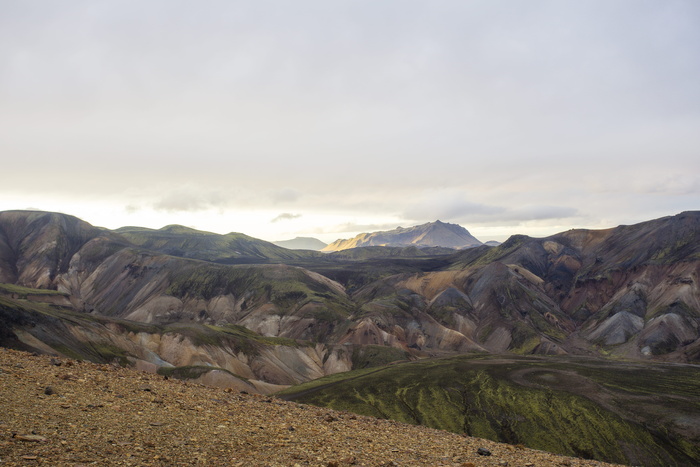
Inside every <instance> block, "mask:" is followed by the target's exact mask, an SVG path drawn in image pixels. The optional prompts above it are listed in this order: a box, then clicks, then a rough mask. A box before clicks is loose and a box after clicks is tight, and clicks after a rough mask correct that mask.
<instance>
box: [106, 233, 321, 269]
mask: <svg viewBox="0 0 700 467" xmlns="http://www.w3.org/2000/svg"><path fill="white" fill-rule="evenodd" d="M115 232H116V233H118V234H120V235H122V236H123V237H124V238H126V239H127V240H128V241H129V242H130V243H132V244H134V245H137V246H139V247H142V248H146V249H148V250H152V251H157V252H159V253H164V254H167V255H171V256H180V257H183V258H193V259H201V260H205V261H215V262H219V263H226V264H245V263H266V262H271V263H277V262H284V261H289V260H299V259H304V258H310V257H318V256H320V253H314V252H312V251H292V250H289V249H287V248H283V247H281V246H277V245H275V244H273V243H270V242H266V241H264V240H260V239H257V238H253V237H249V236H248V235H245V234H242V233H235V232H231V233H228V234H225V235H220V234H216V233H212V232H203V231H200V230H195V229H191V228H189V227H184V226H181V225H168V226H166V227H163V228H161V229H157V230H155V229H147V228H144V227H121V228H119V229H117V230H115Z"/></svg>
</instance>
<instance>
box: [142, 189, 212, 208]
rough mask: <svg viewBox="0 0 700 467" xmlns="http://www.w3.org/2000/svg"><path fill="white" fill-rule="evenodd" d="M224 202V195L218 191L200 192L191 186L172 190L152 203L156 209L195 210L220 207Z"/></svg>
mask: <svg viewBox="0 0 700 467" xmlns="http://www.w3.org/2000/svg"><path fill="white" fill-rule="evenodd" d="M225 204H226V202H225V199H224V197H223V196H222V195H221V194H220V193H218V192H208V193H207V192H200V191H198V190H196V189H193V188H180V189H176V190H173V191H171V192H169V193H167V194H165V195H164V196H163V197H161V198H160V200H158V201H157V202H156V203H154V205H153V208H154V209H155V210H156V211H166V212H170V213H177V212H197V211H205V210H207V209H211V208H221V207H222V206H224V205H225Z"/></svg>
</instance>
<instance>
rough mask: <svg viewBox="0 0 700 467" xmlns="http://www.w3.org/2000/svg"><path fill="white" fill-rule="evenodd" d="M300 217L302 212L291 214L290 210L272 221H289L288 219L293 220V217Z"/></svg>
mask: <svg viewBox="0 0 700 467" xmlns="http://www.w3.org/2000/svg"><path fill="white" fill-rule="evenodd" d="M300 217H301V214H291V213H289V212H283V213H282V214H280V215H279V216H277V217H275V218H274V219H272V220H271V221H270V222H279V221H287V220H292V219H298V218H300Z"/></svg>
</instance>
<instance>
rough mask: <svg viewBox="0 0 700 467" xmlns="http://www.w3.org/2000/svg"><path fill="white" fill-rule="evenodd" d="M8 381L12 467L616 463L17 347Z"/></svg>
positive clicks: (6, 417)
mask: <svg viewBox="0 0 700 467" xmlns="http://www.w3.org/2000/svg"><path fill="white" fill-rule="evenodd" d="M0 387H1V388H2V391H0V409H1V412H0V464H2V465H7V466H10V465H22V466H26V465H51V466H84V465H110V466H111V465H232V466H244V465H245V466H297V465H298V466H312V465H313V466H323V467H328V466H345V465H358V466H381V465H385V466H386V465H394V466H429V465H430V466H435V465H448V466H465V467H466V466H506V465H508V466H550V465H561V466H605V465H611V464H605V463H602V462H596V461H589V460H582V459H577V458H568V457H561V456H555V455H552V454H548V453H545V452H542V451H534V450H530V449H525V448H522V447H520V446H511V445H506V444H498V443H494V442H491V441H487V440H483V439H478V438H471V437H464V436H460V435H456V434H452V433H448V432H445V431H440V430H434V429H430V428H425V427H420V426H413V425H405V424H401V423H397V422H393V421H388V420H378V419H375V418H371V417H364V416H359V415H353V414H351V413H348V412H337V411H332V410H328V409H322V408H317V407H312V406H306V405H301V404H296V403H292V402H285V401H282V400H279V399H276V398H271V397H268V396H259V395H248V394H244V393H239V392H238V391H233V390H230V389H229V390H225V389H216V388H210V387H203V386H200V385H195V384H191V383H185V382H182V381H177V380H172V379H170V380H164V379H163V377H162V376H157V375H152V374H146V373H140V372H136V371H134V370H131V369H126V368H121V367H116V366H113V365H98V364H94V363H87V362H79V361H74V360H67V359H61V360H59V359H56V358H52V357H48V356H37V355H32V354H28V353H24V352H18V351H14V350H8V349H0ZM479 448H484V449H487V450H489V452H490V453H491V455H490V456H485V455H479V454H478V453H477V450H478V449H479Z"/></svg>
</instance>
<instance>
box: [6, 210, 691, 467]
mask: <svg viewBox="0 0 700 467" xmlns="http://www.w3.org/2000/svg"><path fill="white" fill-rule="evenodd" d="M446 226H447V228H448V230H449V232H452V234H454V233H455V232H461V230H459V229H462V230H464V232H466V229H463V228H461V227H460V228H459V229H457V228H456V227H459V226H456V227H455V226H452V225H451V224H444V223H440V222H436V223H432V224H426V225H424V226H418V227H420V228H421V229H419V230H420V232H421V234H420V235H419V237H420V242H422V243H420V244H416V242H414V241H413V240H411V241H406V242H405V243H401V242H404V240H400V241H397V242H398V243H397V244H386V245H383V246H377V245H375V246H371V245H370V246H359V247H353V248H348V249H342V250H340V249H339V251H333V252H325V253H323V252H319V251H312V250H290V249H286V248H283V247H280V246H278V245H275V244H272V243H269V242H265V241H262V240H258V239H255V238H252V237H249V236H247V235H245V234H241V233H235V232H232V233H229V234H226V235H219V234H215V233H210V232H202V231H196V230H193V229H189V228H186V227H182V226H167V227H164V228H162V229H158V230H154V229H146V228H141V227H124V228H121V229H116V230H108V229H103V228H99V227H94V226H92V225H90V224H88V223H86V222H83V221H81V220H80V219H77V218H75V217H73V216H69V215H65V214H59V213H49V212H40V211H5V212H0V345H2V346H5V347H11V348H16V349H20V350H27V351H30V352H38V353H45V354H50V355H56V356H58V357H61V358H72V359H80V360H90V361H93V362H100V363H115V364H119V365H125V366H133V367H135V368H137V369H141V370H145V371H149V372H153V373H160V374H162V375H164V376H169V377H170V376H172V377H178V378H183V379H189V380H192V381H195V382H200V383H203V384H207V385H211V386H219V387H227V388H235V389H237V390H241V391H245V392H249V393H261V394H272V393H276V392H278V391H280V390H287V391H290V392H289V393H283V394H288V395H285V397H297V396H293V394H300V393H301V394H302V395H298V397H299V400H300V401H304V402H309V403H314V404H320V405H326V406H331V407H334V408H340V409H342V410H352V411H357V412H359V413H365V414H367V415H372V416H379V417H383V418H394V419H397V420H401V421H405V422H408V423H420V424H425V425H428V426H433V427H436V428H441V429H447V430H450V431H455V432H463V433H467V434H470V435H474V436H482V437H487V438H490V439H494V440H498V441H502V442H508V443H512V444H524V445H526V446H529V447H534V448H538V449H546V450H550V451H553V452H559V453H562V454H567V455H574V456H584V457H592V458H598V459H604V460H607V461H610V462H620V463H629V464H635V463H642V464H644V465H692V463H693V462H695V461H697V460H698V459H699V458H700V456H699V455H698V452H697V449H696V448H695V447H694V446H697V443H698V430H699V429H700V428H699V427H700V418H699V416H698V407H697V404H696V403H695V402H693V400H692V398H690V397H689V394H693V393H697V392H694V391H696V390H697V389H698V388H697V386H698V380H697V378H698V376H697V375H698V373H697V367H696V366H695V364H697V363H698V361H699V360H700V291H699V290H698V274H699V272H700V238H698V237H699V233H700V212H684V213H681V214H678V215H676V216H670V217H665V218H661V219H656V220H651V221H648V222H643V223H640V224H636V225H631V226H619V227H616V228H612V229H607V230H580V229H579V230H570V231H566V232H562V233H560V234H556V235H552V236H550V237H546V238H531V237H527V236H523V235H515V236H512V237H511V238H509V239H508V240H507V241H505V242H503V243H502V244H499V245H495V246H492V245H485V244H481V242H479V241H478V240H476V242H478V243H474V244H470V245H461V246H460V247H461V248H462V249H454V248H451V247H447V246H442V245H441V244H440V241H439V240H440V238H445V235H447V234H445V228H446ZM409 231H410V233H411V235H413V233H415V231H414V230H411V229H401V230H400V231H399V232H398V234H400V236H405V235H406V234H407V232H409ZM432 231H437V232H441V233H440V235H436V236H435V237H433V238H431V237H430V236H429V235H428V233H429V232H432ZM390 232H394V231H390ZM396 233H397V232H394V233H393V234H392V235H394V234H396ZM380 234H381V235H380ZM382 235H383V237H382ZM388 237H391V235H388V233H386V232H385V233H379V234H377V235H373V237H372V238H375V239H376V238H384V239H385V240H386V238H388ZM401 238H405V237H401ZM411 238H413V237H411ZM447 238H452V236H451V234H450V235H447ZM384 243H387V242H384ZM389 243H390V242H389ZM387 365H388V366H387ZM664 365H665V366H664ZM351 370H355V371H360V372H365V373H360V374H357V373H347V374H346V373H345V372H348V371H351ZM622 375H633V376H634V377H629V378H626V379H625V378H623V379H620V377H621V376H622ZM669 375H670V376H669ZM324 378H331V379H330V380H328V379H324ZM368 378H369V379H368ZM346 379H347V380H346ZM302 383H306V384H311V385H312V386H303V385H302V386H297V385H299V384H302ZM355 384H357V385H359V386H355ZM317 385H321V388H320V389H319V388H318V387H317ZM314 388H315V389H314ZM329 388H332V391H330V392H325V391H324V390H323V389H329ZM450 388H452V389H450ZM366 390H370V391H373V392H371V393H363V392H362V391H366ZM337 394H347V397H344V398H343V400H342V402H340V399H339V398H337V397H335V395H337ZM302 396H303V397H302ZM399 396H400V397H399ZM385 397H389V400H385V399H384V398H385ZM459 397H462V399H459ZM428 402H429V405H425V404H426V403H428ZM338 404H341V406H339V405H338ZM342 404H346V405H342ZM397 404H398V405H397ZM430 404H433V405H430ZM574 408H575V411H576V413H573V412H571V410H574ZM577 420H578V421H577ZM616 436H617V437H619V440H618V441H619V442H618V441H615V442H612V441H611V439H612V438H615V437H616ZM611 437H612V438H611ZM616 439H617V438H616ZM644 446H646V447H644Z"/></svg>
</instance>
